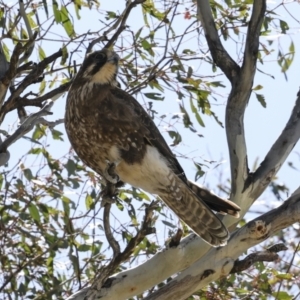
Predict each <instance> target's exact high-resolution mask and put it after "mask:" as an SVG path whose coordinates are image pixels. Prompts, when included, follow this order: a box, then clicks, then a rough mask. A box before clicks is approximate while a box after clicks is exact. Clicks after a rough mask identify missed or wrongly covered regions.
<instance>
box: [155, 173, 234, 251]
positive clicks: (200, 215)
mask: <svg viewBox="0 0 300 300" xmlns="http://www.w3.org/2000/svg"><path fill="white" fill-rule="evenodd" d="M176 177H177V176H176ZM173 180H174V178H173ZM175 180H176V183H174V186H176V187H177V188H176V189H174V188H173V189H171V190H170V192H169V193H167V194H166V193H163V194H162V195H160V197H161V198H162V199H163V200H164V202H165V203H166V204H167V205H168V206H169V207H170V208H171V209H172V210H173V211H174V213H175V214H176V215H177V216H178V217H179V218H180V219H182V220H183V221H184V222H185V223H186V224H187V225H188V226H189V227H191V229H193V230H194V231H195V232H196V233H197V234H198V235H199V236H200V237H201V238H203V239H204V240H205V241H206V242H207V243H209V244H211V245H212V246H215V247H217V246H220V245H225V244H226V242H227V240H228V238H229V236H230V235H229V232H228V230H227V228H226V227H225V225H224V224H223V223H222V221H221V220H220V219H219V218H218V217H217V216H216V215H215V214H214V213H213V212H212V211H211V209H210V208H209V207H208V206H207V205H206V204H205V203H204V202H203V201H202V200H201V199H200V198H199V197H197V195H196V194H195V193H194V192H193V191H192V190H191V189H190V188H189V187H188V186H187V185H186V184H185V183H184V182H182V181H181V180H180V179H179V178H178V177H177V178H176V179H175Z"/></svg>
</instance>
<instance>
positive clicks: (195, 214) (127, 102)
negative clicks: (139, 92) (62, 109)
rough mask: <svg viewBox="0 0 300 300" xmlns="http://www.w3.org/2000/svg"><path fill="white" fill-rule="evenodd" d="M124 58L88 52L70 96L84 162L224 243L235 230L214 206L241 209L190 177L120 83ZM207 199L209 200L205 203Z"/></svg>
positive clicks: (72, 134) (71, 131)
mask: <svg viewBox="0 0 300 300" xmlns="http://www.w3.org/2000/svg"><path fill="white" fill-rule="evenodd" d="M117 70H118V56H117V55H116V54H115V53H114V52H113V51H110V50H107V49H104V50H101V51H97V52H94V53H91V54H90V55H88V57H87V58H86V59H85V61H84V62H83V65H82V67H81V69H80V70H79V72H78V74H77V76H76V78H75V80H74V82H73V84H72V86H71V88H70V91H69V94H68V99H67V105H66V115H65V125H66V130H67V133H68V136H69V139H70V142H71V144H72V146H73V148H74V150H75V152H76V153H77V154H78V156H79V157H80V158H81V159H82V161H83V162H84V163H85V164H86V165H88V166H89V167H90V168H92V169H93V170H94V171H95V172H97V173H98V174H100V175H101V176H103V177H105V178H106V179H107V180H108V181H111V180H113V179H114V178H110V176H109V175H108V172H107V169H108V165H109V164H114V165H115V172H116V174H117V175H118V177H119V179H120V180H121V181H123V182H126V183H129V184H131V185H132V186H135V187H138V188H142V189H144V190H145V191H147V192H149V193H153V194H157V195H159V196H160V197H161V198H162V199H163V200H164V202H165V203H166V204H167V205H168V206H169V207H170V208H171V209H172V210H173V211H174V212H175V213H176V214H177V215H178V216H179V217H180V218H181V219H182V220H183V221H184V222H185V223H187V225H189V226H190V227H191V228H192V229H193V230H194V231H195V232H196V233H197V234H198V235H199V236H201V237H202V238H203V239H204V240H206V241H207V242H208V243H210V244H212V245H214V246H218V245H222V244H225V243H226V240H227V239H228V237H229V233H228V231H227V229H226V228H225V226H224V225H223V223H222V222H221V221H220V220H219V219H218V217H217V216H216V215H215V214H214V213H213V212H212V211H211V210H210V208H209V207H208V206H210V207H211V208H212V209H214V210H216V211H219V212H221V213H230V214H232V215H234V216H237V215H238V211H239V207H238V206H236V205H235V204H234V203H232V202H231V201H228V200H224V199H221V198H219V197H217V196H215V195H213V194H211V193H210V192H209V191H207V190H205V189H204V188H202V187H200V186H197V185H195V184H194V183H192V182H190V181H188V180H187V178H186V177H185V174H184V171H183V169H182V167H181V166H180V164H179V162H178V161H177V159H176V157H175V156H174V155H173V153H172V152H171V150H170V148H169V147H168V145H167V143H166V142H165V140H164V138H163V137H162V135H161V134H160V132H159V130H158V129H157V127H156V126H155V124H154V122H153V121H152V119H151V118H150V117H149V115H148V114H147V113H146V111H145V110H144V109H143V107H142V106H141V105H140V104H139V103H138V102H137V101H136V99H134V98H133V97H132V96H131V95H129V94H128V93H126V92H125V91H123V90H121V89H120V88H118V87H117V84H116V76H117ZM203 200H205V201H206V204H205V203H204V202H203Z"/></svg>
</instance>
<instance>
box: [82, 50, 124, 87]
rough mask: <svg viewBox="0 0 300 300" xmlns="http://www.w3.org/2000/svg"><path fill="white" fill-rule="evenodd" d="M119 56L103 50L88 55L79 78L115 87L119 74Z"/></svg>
mask: <svg viewBox="0 0 300 300" xmlns="http://www.w3.org/2000/svg"><path fill="white" fill-rule="evenodd" d="M118 62H119V55H118V54H117V53H115V52H113V51H111V50H108V49H102V50H100V51H95V52H92V53H90V54H88V55H87V57H86V59H85V60H84V62H83V64H82V66H81V68H80V70H79V72H78V74H77V78H78V79H79V78H81V79H85V80H87V81H89V82H91V83H96V84H101V85H106V84H109V85H115V84H116V82H117V81H116V77H117V73H118Z"/></svg>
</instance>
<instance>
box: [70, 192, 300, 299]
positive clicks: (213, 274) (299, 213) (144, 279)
mask: <svg viewBox="0 0 300 300" xmlns="http://www.w3.org/2000/svg"><path fill="white" fill-rule="evenodd" d="M299 221H300V188H299V189H298V190H297V191H295V192H294V193H293V195H292V196H291V197H290V198H289V199H287V200H286V201H285V202H284V203H283V204H282V205H281V206H280V207H278V208H276V209H273V210H271V211H270V212H267V213H266V214H264V215H262V216H260V217H258V218H256V219H254V220H253V221H250V222H249V223H248V224H246V225H245V226H243V227H242V228H241V229H239V230H237V231H236V232H235V233H234V234H233V235H232V237H231V239H230V240H229V242H228V245H227V246H225V247H220V248H213V249H212V250H211V251H210V252H208V253H207V254H206V255H205V256H204V257H203V258H202V259H201V260H199V261H197V262H196V263H195V264H194V265H193V266H192V267H191V268H189V269H188V273H187V272H186V271H184V272H182V273H181V274H180V275H179V276H177V277H176V278H175V279H173V280H172V281H171V282H169V283H168V284H167V285H165V286H164V287H162V288H161V289H160V290H158V291H157V292H154V293H153V294H151V295H149V296H148V297H147V298H145V299H147V300H152V299H155V300H160V299H161V300H162V299H176V300H180V299H186V298H187V297H188V296H190V295H191V293H192V292H193V291H196V290H199V289H200V288H203V287H205V286H206V285H207V284H208V283H209V282H211V281H214V280H217V279H219V278H220V277H222V276H227V275H228V274H230V273H231V271H232V269H233V267H234V263H235V261H236V260H237V258H238V257H239V256H240V255H242V254H243V253H244V252H245V251H247V250H248V249H249V248H250V247H253V246H255V245H257V244H259V243H261V242H263V241H264V240H266V239H267V238H269V237H270V236H272V235H274V234H276V233H277V232H278V231H279V230H282V229H284V228H287V227H289V226H291V225H292V224H294V223H296V222H299ZM188 238H189V239H190V238H191V237H188ZM187 246H188V243H185V244H183V243H181V244H180V246H179V247H177V248H168V249H165V250H163V251H162V252H159V253H157V254H156V255H155V256H154V257H153V258H151V259H150V260H148V261H147V262H145V263H143V264H141V265H140V266H138V267H136V268H133V269H130V270H127V271H124V272H120V273H119V274H116V275H114V276H112V277H110V279H109V280H110V282H111V285H110V286H109V287H102V289H101V291H99V294H98V296H99V297H101V300H122V299H128V298H130V297H133V296H134V295H137V294H140V293H142V292H144V291H145V290H147V289H149V288H151V287H152V286H155V285H156V284H158V283H159V282H161V281H162V280H161V275H160V271H163V270H164V269H169V268H171V269H173V266H174V265H177V264H182V263H183V261H186V260H188V257H189V255H193V252H195V251H196V249H194V250H193V251H191V249H187ZM284 249H285V248H284V247H281V246H278V245H275V246H273V247H270V248H269V249H268V250H266V251H263V252H270V253H275V252H279V251H281V250H284ZM188 250H189V251H188ZM201 250H202V249H201V248H198V251H200V252H201ZM174 262H176V264H175V263H174ZM188 265H189V264H187V266H188ZM165 278H166V277H165ZM88 289H89V288H86V289H85V292H86V290H88ZM80 293H81V291H80V292H78V293H77V296H78V297H76V298H69V299H76V300H82V299H84V297H83V296H82V295H81V296H80Z"/></svg>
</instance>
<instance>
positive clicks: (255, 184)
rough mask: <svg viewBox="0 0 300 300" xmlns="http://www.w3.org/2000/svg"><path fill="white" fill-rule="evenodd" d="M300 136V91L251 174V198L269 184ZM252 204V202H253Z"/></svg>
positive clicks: (255, 197)
mask: <svg viewBox="0 0 300 300" xmlns="http://www.w3.org/2000/svg"><path fill="white" fill-rule="evenodd" d="M299 138H300V92H298V94H297V99H296V103H295V106H294V108H293V110H292V113H291V116H290V118H289V120H288V122H287V124H286V126H285V128H284V129H283V131H282V133H281V134H280V136H279V137H278V139H277V140H276V141H275V143H274V144H273V146H272V148H271V149H270V151H269V152H268V154H267V155H266V157H265V159H264V160H263V161H262V163H261V164H260V166H259V167H258V169H257V170H256V171H255V172H254V173H253V174H250V176H249V178H248V180H247V181H246V185H245V189H246V188H250V191H251V199H254V200H255V199H257V198H258V197H259V196H260V194H261V193H262V192H263V191H264V190H265V188H266V186H268V185H269V183H270V182H271V180H272V179H273V177H274V176H275V175H276V173H277V172H278V170H279V169H280V168H281V166H282V165H283V163H284V161H285V160H286V158H287V157H288V155H289V154H290V153H291V151H292V150H293V148H294V146H295V144H296V143H297V142H298V140H299ZM251 204H252V203H251Z"/></svg>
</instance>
